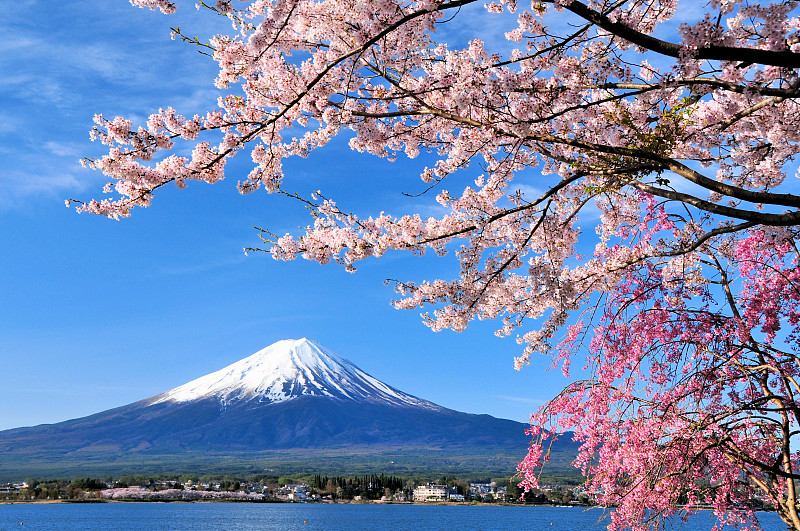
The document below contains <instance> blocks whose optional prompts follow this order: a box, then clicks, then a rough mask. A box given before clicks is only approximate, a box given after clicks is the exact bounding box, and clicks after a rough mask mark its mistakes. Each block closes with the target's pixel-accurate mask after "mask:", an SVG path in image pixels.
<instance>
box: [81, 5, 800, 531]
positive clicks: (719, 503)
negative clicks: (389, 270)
mask: <svg viewBox="0 0 800 531" xmlns="http://www.w3.org/2000/svg"><path fill="white" fill-rule="evenodd" d="M131 3H133V4H135V5H139V6H141V7H149V8H150V9H154V10H155V9H159V10H161V11H163V12H164V13H171V12H173V11H174V10H175V9H176V6H175V5H174V4H173V3H172V2H170V1H167V0H131ZM470 4H475V5H470ZM199 7H200V8H202V9H207V10H208V11H209V13H210V14H213V15H217V16H218V15H222V16H226V17H228V18H229V19H230V21H231V23H232V24H233V31H232V33H231V35H218V36H216V37H214V38H212V39H211V40H210V41H208V42H207V43H203V42H201V41H199V40H197V39H196V38H195V39H191V38H189V37H187V36H185V35H184V34H183V33H181V31H180V30H178V29H175V30H174V34H173V37H174V38H178V39H182V40H184V41H186V42H188V43H190V44H192V45H195V46H198V47H200V49H201V50H203V51H205V52H206V53H207V54H209V55H211V56H212V57H213V58H214V60H215V61H216V62H217V63H218V64H219V75H218V76H217V78H216V80H215V84H216V86H217V87H218V88H220V89H223V90H225V91H226V94H227V95H225V96H223V97H221V98H220V100H219V102H218V103H219V105H218V107H217V108H213V109H210V110H208V112H207V113H205V114H203V115H196V116H193V117H184V116H181V115H180V114H178V112H177V111H176V110H174V109H172V108H164V109H161V110H159V111H158V112H157V113H155V114H153V115H152V116H150V118H149V120H148V122H147V124H146V125H143V126H141V127H134V126H133V124H132V123H131V121H129V120H126V119H124V118H121V117H117V118H114V119H107V118H105V117H103V116H99V115H98V116H96V117H95V122H96V126H95V128H94V131H93V135H94V137H95V138H96V139H99V140H101V141H102V142H103V143H105V144H108V145H109V146H110V148H109V151H108V153H107V154H106V155H104V156H103V157H102V158H98V159H87V160H86V161H85V163H86V164H88V165H89V166H90V167H92V168H95V169H98V170H100V171H102V172H103V173H104V174H105V175H107V176H108V177H109V178H110V180H111V182H110V183H109V185H108V186H107V187H106V190H105V191H106V192H109V193H110V194H112V195H111V197H109V198H107V199H104V200H101V201H89V202H86V203H83V202H78V203H79V204H78V210H79V211H82V212H92V213H96V214H101V215H105V216H108V217H111V218H120V217H127V216H129V215H130V214H131V211H132V210H133V209H134V208H136V207H144V206H148V205H150V203H151V201H152V200H153V196H154V194H155V192H156V190H157V189H159V188H160V187H162V186H164V185H167V184H169V183H175V185H176V186H178V187H179V188H183V187H185V186H186V183H187V182H188V181H191V180H196V181H206V182H209V183H214V182H217V181H219V180H221V179H223V177H224V175H225V174H224V170H225V165H226V162H227V161H228V160H229V159H231V157H234V156H236V155H237V154H239V153H242V152H244V155H243V156H249V157H250V158H251V159H252V170H251V171H250V173H249V174H248V175H246V176H244V175H242V176H238V178H239V179H240V182H239V184H238V186H239V190H240V191H241V192H242V193H250V192H253V191H255V190H257V189H258V188H261V187H263V188H265V189H266V190H267V191H268V192H272V193H283V194H287V195H291V196H292V197H294V198H295V199H297V200H298V201H301V202H303V203H305V206H308V207H310V208H312V209H313V211H314V212H315V221H314V223H313V225H311V226H309V227H307V228H306V229H305V231H304V232H303V233H301V234H286V235H275V234H272V233H271V232H269V231H268V230H263V232H262V233H261V237H262V239H263V241H264V245H263V246H261V247H259V248H257V249H259V250H264V251H267V252H269V253H271V254H272V256H273V257H274V258H276V259H280V260H292V259H294V258H296V257H298V256H299V257H303V258H306V259H309V260H315V261H318V262H321V263H329V262H335V263H338V264H340V265H342V266H343V267H345V268H346V269H347V270H348V271H353V270H355V265H356V264H357V262H359V261H360V260H364V259H366V258H368V257H380V256H382V255H384V254H385V253H387V252H388V251H410V252H412V253H415V254H422V253H425V252H428V251H431V252H435V253H438V254H439V255H448V254H450V255H453V256H455V258H456V259H457V260H458V262H459V264H460V274H459V276H458V278H455V279H449V280H448V279H431V280H429V281H425V282H420V283H414V282H397V283H396V289H397V291H398V293H399V299H398V300H397V301H395V303H394V304H395V305H396V306H397V307H398V308H407V309H410V308H428V309H429V313H426V314H424V320H425V323H426V324H427V325H428V326H430V327H431V328H432V329H433V330H442V329H446V328H449V329H453V330H456V331H459V330H463V329H464V328H465V327H466V326H467V325H468V323H470V322H471V321H472V320H474V319H491V320H496V321H497V323H498V329H497V332H496V333H497V335H499V336H509V335H512V334H514V335H516V336H517V341H518V342H519V343H520V345H521V354H520V356H519V358H518V359H517V360H516V364H517V367H522V366H523V365H525V364H526V363H527V362H528V361H529V359H530V357H531V356H533V355H537V354H546V355H549V356H552V360H553V365H554V366H558V367H561V369H562V370H563V371H564V372H565V374H569V371H570V362H571V361H572V360H573V359H575V360H577V361H579V362H584V360H585V367H584V371H583V372H582V374H585V375H586V377H582V379H581V380H580V381H575V382H574V383H572V384H571V385H569V387H567V388H566V389H564V391H563V392H562V393H561V394H560V395H559V396H557V397H556V398H555V399H553V400H552V401H551V402H549V403H548V404H547V405H546V406H545V407H543V408H542V409H541V410H539V411H538V412H536V413H534V414H533V415H532V418H531V422H532V427H531V434H532V436H533V438H534V442H533V444H532V445H531V447H530V450H529V453H528V456H527V458H526V459H525V461H524V462H523V463H521V465H520V478H521V481H522V484H523V485H524V486H526V487H534V486H536V484H537V471H538V469H539V467H540V466H541V465H542V464H543V462H544V461H546V457H547V451H546V448H544V449H543V447H542V441H549V440H552V437H556V436H558V434H561V433H564V432H566V431H572V432H574V436H575V437H576V439H577V440H578V441H579V442H581V443H582V447H581V452H580V455H579V456H578V458H577V460H576V465H577V466H578V467H580V468H581V470H582V471H583V472H584V474H585V475H586V477H587V483H588V485H589V487H590V489H591V490H592V491H593V492H594V493H595V495H596V496H597V498H598V500H599V501H600V502H601V503H603V504H605V505H608V506H614V507H616V510H615V511H613V512H612V513H611V527H612V528H614V529H621V528H625V527H630V528H632V529H644V528H648V527H651V526H657V525H659V523H660V521H661V520H660V519H661V518H663V517H664V516H668V515H671V514H673V513H677V512H678V511H679V509H678V507H680V508H681V509H680V511H681V512H682V514H688V513H691V512H692V511H693V510H696V509H697V508H698V507H699V506H701V505H704V504H710V505H712V506H713V507H714V509H715V511H716V514H717V516H718V518H719V521H720V523H726V522H727V523H743V524H747V525H753V526H757V521H756V519H755V516H754V513H753V508H754V507H756V502H758V501H760V500H763V501H765V502H768V503H770V504H773V505H774V506H775V508H776V509H777V511H778V514H779V515H780V516H781V518H782V519H783V520H784V521H785V522H786V523H787V524H788V525H789V526H790V527H791V528H792V529H799V530H800V515H798V511H797V504H798V492H797V485H796V480H798V479H800V472H798V466H799V465H800V462H799V461H798V457H799V456H798V450H797V444H796V443H797V440H798V428H799V427H800V424H799V423H798V414H799V413H800V404H798V403H797V401H796V399H797V396H798V393H800V385H799V383H798V376H799V374H798V373H800V358H799V357H798V349H799V348H800V344H799V341H800V330H799V329H798V323H800V307H799V306H798V305H799V303H800V269H798V257H799V256H800V249H798V247H797V238H798V233H800V195H795V194H793V193H791V189H792V187H793V182H794V181H793V180H794V179H795V178H796V177H797V176H796V175H789V174H790V173H795V172H796V165H795V164H796V163H795V157H796V155H797V152H798V150H799V149H800V145H798V140H800V138H799V136H800V107H799V106H798V97H800V78H799V77H798V69H800V17H799V16H798V4H797V2H794V1H777V2H774V3H769V4H767V3H760V2H757V1H750V2H743V1H741V0H710V2H709V3H708V4H707V5H706V7H705V8H704V9H706V10H707V12H706V13H702V12H700V13H698V12H696V10H695V9H691V10H689V11H690V12H691V17H692V18H691V19H687V18H686V17H687V16H689V15H688V14H687V13H688V12H687V11H686V6H683V4H681V8H679V7H678V5H677V3H676V1H675V0H619V1H616V0H603V1H591V2H588V3H585V2H582V1H579V0H571V1H570V0H541V1H538V0H534V2H533V3H532V4H531V5H530V6H528V5H523V4H518V3H517V2H516V0H495V1H494V3H489V4H486V5H484V4H483V2H476V1H475V0H369V1H365V0H358V1H356V0H315V1H312V0H244V1H243V2H237V3H234V2H232V1H231V0H220V1H218V2H217V3H216V4H215V5H206V4H204V3H202V2H200V4H199ZM476 16H479V17H484V18H485V19H486V26H485V27H487V28H497V27H500V26H502V25H503V24H506V25H507V28H506V30H507V31H505V32H504V34H503V35H501V36H500V37H502V38H498V35H493V34H488V35H486V36H483V37H485V39H486V40H487V42H488V44H487V42H483V41H481V40H479V39H478V38H475V39H473V40H470V41H469V42H467V43H460V42H458V39H455V38H449V39H448V37H447V35H448V33H447V31H448V28H458V27H459V26H458V25H459V24H464V23H465V21H466V19H465V17H470V18H471V19H472V18H474V17H476ZM493 17H494V18H493ZM473 27H477V26H474V25H473ZM451 35H452V33H451ZM440 36H442V38H441V39H440V40H437V38H439V37H440ZM476 37H477V36H476ZM338 135H345V136H346V137H347V138H349V143H350V147H351V148H352V149H354V150H357V151H359V152H366V153H369V154H372V155H377V156H379V157H385V158H388V159H394V158H395V157H397V156H400V155H402V154H405V155H407V156H408V157H411V158H414V157H417V156H418V155H419V154H420V153H426V155H425V157H423V158H425V159H426V160H430V161H432V163H431V164H430V165H429V167H425V168H423V169H421V171H420V177H421V179H422V180H423V181H424V182H425V183H428V186H429V188H428V194H427V195H428V196H430V197H431V198H434V197H435V201H436V202H438V204H439V205H441V207H443V211H444V212H445V213H444V214H443V215H441V216H440V217H438V218H437V217H428V218H424V217H423V216H421V215H419V214H413V215H406V216H391V215H388V214H385V213H377V212H376V213H375V214H374V216H372V217H363V216H357V215H355V214H353V213H351V212H349V211H348V209H345V208H343V207H341V208H340V206H338V204H337V203H336V202H335V201H333V200H332V199H329V198H327V197H325V196H324V195H322V192H313V193H309V194H308V195H306V196H301V195H297V194H293V193H292V194H289V192H286V191H285V189H284V170H283V166H282V163H283V161H284V159H286V158H288V157H293V156H300V157H305V156H307V155H308V154H309V153H310V152H311V151H312V150H315V149H319V148H322V147H323V146H325V145H326V144H327V143H328V142H330V141H331V140H332V139H333V138H335V137H337V136H338ZM187 143H188V145H189V146H191V149H192V151H191V156H182V155H179V154H178V153H184V152H186V151H185V150H184V151H178V149H179V147H183V146H185V145H186V144H187ZM427 153H430V155H428V154H427ZM456 173H457V174H458V176H457V177H456V176H454V175H453V174H456ZM464 175H468V176H469V177H470V179H474V182H473V183H471V184H470V185H469V186H467V187H464V185H463V184H462V185H461V186H459V185H458V183H457V182H456V179H460V178H461V177H462V176H464ZM288 177H289V179H290V178H291V176H290V175H289V176H288ZM446 186H450V187H452V186H455V187H457V188H458V189H457V190H453V191H448V190H447V189H446V188H445V187H446ZM523 190H525V193H523ZM531 190H533V192H532V191H531ZM68 203H69V202H68ZM580 220H582V221H583V223H584V225H586V226H593V227H594V229H595V231H594V233H591V231H589V232H582V231H581V229H580V228H579V225H578V223H579V221H580Z"/></svg>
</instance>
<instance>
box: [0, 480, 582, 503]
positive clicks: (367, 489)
mask: <svg viewBox="0 0 800 531" xmlns="http://www.w3.org/2000/svg"><path fill="white" fill-rule="evenodd" d="M48 501H49V502H57V501H62V502H103V501H189V502H191V501H223V502H224V501H228V502H267V503H270V502H272V503H281V502H286V503H359V502H360V503H503V504H550V505H591V499H590V496H589V493H588V492H586V490H585V488H584V487H583V486H569V485H552V486H543V487H542V488H540V489H536V490H534V491H531V492H528V493H523V492H522V491H521V490H520V489H519V488H518V487H517V486H516V484H514V483H505V484H498V482H496V481H486V482H475V481H465V480H462V479H456V478H447V477H444V478H440V479H439V480H438V481H417V480H413V479H404V478H401V477H397V476H386V475H383V474H381V475H365V476H331V477H328V476H320V475H315V476H312V477H310V478H307V479H306V480H305V481H296V480H292V479H290V478H277V479H275V478H261V479H259V478H250V479H236V478H232V477H231V478H216V479H208V478H198V477H185V476H184V477H180V478H171V479H164V478H150V477H145V476H126V477H121V478H118V479H113V478H105V479H97V478H80V479H75V480H63V479H61V480H43V481H40V480H33V479H31V480H27V481H24V482H14V483H8V484H4V485H0V502H6V503H19V502H48Z"/></svg>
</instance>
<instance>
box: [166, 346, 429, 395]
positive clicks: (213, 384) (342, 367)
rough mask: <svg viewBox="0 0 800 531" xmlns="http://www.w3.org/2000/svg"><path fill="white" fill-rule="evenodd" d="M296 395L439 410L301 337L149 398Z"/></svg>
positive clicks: (268, 348) (265, 349)
mask: <svg viewBox="0 0 800 531" xmlns="http://www.w3.org/2000/svg"><path fill="white" fill-rule="evenodd" d="M302 396H325V397H329V398H334V399H339V400H355V401H368V402H377V403H384V404H391V405H396V406H413V407H422V408H426V409H440V408H439V406H436V405H435V404H433V403H431V402H428V401H426V400H421V399H419V398H417V397H415V396H412V395H409V394H406V393H403V392H402V391H399V390H397V389H395V388H393V387H391V386H389V385H386V384H385V383H383V382H381V381H380V380H378V379H376V378H374V377H372V376H370V375H369V374H367V373H365V372H364V371H362V370H361V369H359V368H358V367H356V366H355V365H353V364H352V363H350V362H349V361H347V360H345V359H343V358H340V357H339V356H337V355H336V354H334V353H333V352H330V351H329V350H327V349H326V348H324V347H322V346H321V345H319V344H317V343H315V342H313V341H310V340H308V339H306V338H302V339H298V340H293V339H285V340H282V341H278V342H277V343H273V344H272V345H270V346H268V347H266V348H264V349H262V350H260V351H258V352H256V353H255V354H253V355H252V356H249V357H247V358H244V359H242V360H240V361H237V362H236V363H233V364H232V365H229V366H227V367H225V368H223V369H220V370H219V371H216V372H213V373H211V374H207V375H206V376H202V377H200V378H198V379H196V380H193V381H191V382H189V383H186V384H184V385H181V386H179V387H176V388H174V389H172V390H170V391H167V392H166V393H162V394H160V395H158V396H155V397H153V399H152V402H151V403H152V404H158V403H161V402H190V401H194V400H201V399H208V398H215V399H218V400H219V401H220V402H221V403H222V404H230V403H233V402H239V401H244V402H250V401H257V402H259V403H275V402H283V401H286V400H292V399H296V398H299V397H302Z"/></svg>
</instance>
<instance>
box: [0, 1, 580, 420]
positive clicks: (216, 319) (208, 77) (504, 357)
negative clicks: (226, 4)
mask: <svg viewBox="0 0 800 531" xmlns="http://www.w3.org/2000/svg"><path fill="white" fill-rule="evenodd" d="M215 23H216V21H214V20H209V17H207V16H205V15H204V16H199V15H198V13H197V11H196V10H195V9H194V7H193V5H192V3H184V4H182V5H180V9H179V14H178V15H177V16H173V17H167V16H164V15H161V14H158V13H153V12H150V11H147V10H142V9H137V8H134V7H132V6H130V5H129V4H128V2H127V1H126V0H103V1H86V2H52V1H49V0H23V1H18V2H14V3H8V2H6V3H3V4H0V32H1V33H2V38H1V39H0V71H2V77H3V83H1V84H0V101H2V105H1V106H0V153H2V157H0V226H2V230H0V249H2V251H0V359H2V371H0V389H2V391H3V396H4V397H5V398H4V400H2V401H0V429H7V428H13V427H17V426H26V425H35V424H40V423H50V422H57V421H60V420H66V419H70V418H75V417H79V416H83V415H88V414H91V413H94V412H97V411H101V410H105V409H108V408H112V407H115V406H119V405H123V404H126V403H130V402H133V401H135V400H139V399H142V398H146V397H148V396H151V395H154V394H157V393H160V392H162V391H165V390H167V389H169V388H172V387H175V386H177V385H180V384H182V383H185V382H187V381H189V380H191V379H193V378H196V377H199V376H202V375H204V374H206V373H208V372H211V371H214V370H216V369H219V368H221V367H223V366H225V365H227V364H229V363H232V362H234V361H236V360H238V359H240V358H243V357H245V356H248V355H250V354H251V353H253V352H255V351H256V350H259V349H260V348H262V347H264V346H266V345H269V344H271V343H273V342H274V341H277V340H279V339H285V338H299V337H302V336H306V337H310V338H313V339H316V340H317V341H319V342H320V343H322V344H323V345H325V346H327V347H328V348H330V349H332V350H333V351H334V352H337V353H338V354H340V355H341V356H343V357H345V358H348V359H350V360H351V361H353V362H354V363H355V364H356V365H358V366H360V367H361V368H362V369H364V370H365V371H367V372H369V373H371V374H372V375H374V376H376V377H378V378H380V379H382V380H383V381H385V382H387V383H389V384H391V385H393V386H395V387H398V388H400V389H402V390H404V391H406V392H409V393H412V394H415V395H417V396H420V397H422V398H425V399H428V400H432V401H434V402H437V403H439V404H441V405H444V406H446V407H451V408H454V409H458V410H462V411H467V412H472V413H488V414H491V415H494V416H498V417H504V418H511V419H516V420H521V421H524V420H525V419H526V418H527V415H528V414H529V413H530V412H531V411H533V410H534V409H535V408H536V407H537V406H538V405H539V404H541V403H542V401H544V400H546V399H547V398H549V397H552V396H553V395H554V394H556V393H557V392H558V391H559V390H560V389H561V387H562V386H563V385H564V383H565V381H564V379H563V377H562V376H561V373H560V371H558V370H556V371H551V372H548V373H545V372H544V368H545V367H546V366H547V364H548V362H547V360H544V359H543V360H537V365H536V366H531V367H528V368H527V369H524V370H523V371H521V372H517V371H515V370H514V369H513V366H512V363H513V358H514V356H515V355H517V354H518V353H519V352H520V348H519V347H518V346H517V345H516V343H515V342H514V340H513V338H509V339H498V338H496V337H494V336H493V335H492V331H493V330H494V325H493V323H475V324H474V325H473V326H471V327H470V328H469V330H467V331H466V332H463V333H460V334H456V333H452V332H442V333H436V334H435V333H432V332H431V331H430V330H428V328H426V327H425V326H423V325H422V324H421V320H420V318H419V315H418V312H415V311H398V310H394V309H393V308H392V307H391V306H390V300H391V299H392V298H393V297H394V292H393V291H392V289H391V288H390V287H387V286H385V285H384V284H383V281H384V280H385V279H387V278H397V279H402V280H416V281H419V280H422V279H425V278H428V279H432V278H436V277H437V276H443V277H444V278H451V277H452V275H453V274H455V272H456V263H455V261H454V259H453V258H452V257H447V258H444V259H440V258H436V257H427V256H426V257H425V258H422V259H418V258H414V257H411V256H404V255H392V256H388V257H385V258H383V259H381V260H373V261H369V262H367V263H364V264H362V265H361V267H360V268H359V271H358V272H357V273H356V274H355V275H351V274H348V273H345V272H344V271H342V270H341V269H340V268H337V267H335V266H321V265H319V264H314V263H308V262H305V261H295V262H290V263H283V262H277V261H274V260H272V259H271V258H270V257H269V256H267V255H252V254H251V255H250V256H249V257H247V256H245V255H244V254H243V252H242V249H243V247H245V246H248V245H254V244H257V243H258V238H257V235H256V232H255V231H254V230H253V229H252V226H253V225H260V226H266V227H269V228H271V229H272V230H273V231H274V232H276V233H284V232H287V231H295V232H296V228H297V227H298V226H302V225H305V224H307V223H308V221H309V218H308V215H307V213H306V211H305V210H304V209H303V208H302V207H301V206H300V205H299V204H296V203H293V202H292V201H290V200H288V199H285V198H282V197H276V196H270V195H268V194H266V193H265V192H257V193H254V194H251V195H249V196H240V195H239V194H238V193H237V191H236V188H235V183H236V180H237V178H239V176H244V175H246V173H247V170H248V168H247V164H246V162H247V160H245V159H244V157H243V158H242V160H240V161H238V162H237V163H235V164H232V165H231V166H230V167H229V169H228V178H227V180H226V181H225V182H223V183H220V184H217V185H214V186H209V185H205V184H202V185H201V184H196V183H195V184H194V185H190V187H189V189H188V190H183V191H178V190H175V189H173V188H171V189H168V190H165V191H164V193H162V194H160V196H158V197H157V198H156V201H155V202H154V206H152V207H151V208H148V209H144V210H139V211H138V212H136V213H135V215H134V216H133V218H131V219H129V220H124V221H120V222H114V221H110V220H107V219H103V218H99V217H95V216H90V215H86V214H84V215H79V214H76V213H75V212H74V211H73V210H70V209H67V208H65V206H64V199H66V198H72V197H74V198H78V199H90V198H97V197H99V196H100V195H101V194H100V189H101V187H102V185H103V184H104V182H105V179H104V178H103V176H102V175H101V174H99V173H96V172H91V171H89V170H85V169H83V168H81V167H80V165H79V164H78V160H79V159H80V157H82V156H96V155H99V154H100V153H101V152H102V146H101V145H99V144H93V143H91V142H90V141H89V134H88V132H89V130H90V128H91V126H92V116H93V114H95V113H98V112H99V113H103V114H104V115H105V116H106V117H113V116H115V115H124V116H126V117H128V118H131V119H133V120H134V121H135V122H141V121H143V120H144V119H145V118H146V116H147V115H148V114H149V113H150V112H153V111H155V110H156V109H157V108H158V107H159V106H168V105H169V106H173V107H175V108H176V109H177V110H178V111H179V112H181V113H183V114H186V115H191V114H193V113H195V112H198V111H200V110H202V109H205V108H207V107H208V106H209V105H212V104H213V102H214V101H215V100H216V97H217V92H216V89H214V87H213V85H212V80H213V77H214V75H215V72H216V70H215V67H214V63H213V62H212V61H210V60H209V59H207V58H205V57H203V56H200V55H199V54H197V53H196V51H194V50H193V49H192V48H191V47H189V46H187V45H185V44H181V43H179V42H176V41H172V40H170V38H169V33H170V30H169V27H170V26H175V25H179V26H181V28H182V29H183V30H184V31H185V32H186V33H189V34H192V35H194V34H198V35H200V37H201V39H205V38H207V37H208V36H210V35H211V34H213V33H214V32H218V31H224V30H225V29H226V25H225V24H222V25H220V26H217V27H216V28H215V27H214V26H213V24H215ZM501 35H502V33H496V32H495V36H501ZM422 166H424V161H406V160H401V161H399V162H398V163H395V164H391V163H388V162H386V161H384V160H380V159H377V158H373V157H368V156H364V155H359V154H357V153H353V152H351V151H350V150H349V149H348V148H347V147H346V139H342V140H341V141H338V142H335V143H334V144H333V145H331V146H329V147H327V148H326V149H324V150H322V151H320V152H319V153H316V154H314V155H313V156H312V157H311V158H309V159H307V160H292V161H290V162H289V163H288V165H287V168H288V171H287V174H288V175H289V177H288V179H287V182H286V187H287V188H288V189H290V190H295V191H298V192H301V193H304V194H305V193H308V192H310V191H312V190H315V189H321V190H323V192H325V193H326V195H328V196H330V197H334V198H336V199H337V200H339V202H340V204H342V205H343V206H344V207H351V208H353V209H355V210H356V211H358V212H360V213H377V212H379V211H380V210H387V211H391V212H395V211H396V212H400V211H411V210H415V209H422V211H423V212H425V211H426V209H432V208H435V203H434V201H433V198H432V197H423V198H417V199H410V198H408V197H405V196H403V195H402V192H417V191H420V190H422V189H423V184H422V183H421V181H419V179H418V177H417V175H418V174H419V170H420V168H421V167H422ZM476 171H477V170H476ZM473 177H474V175H473V174H472V173H471V172H470V171H468V172H465V174H464V175H463V176H462V179H463V182H464V184H465V185H466V184H467V182H468V181H469V180H470V179H471V178H473Z"/></svg>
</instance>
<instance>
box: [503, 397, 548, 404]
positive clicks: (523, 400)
mask: <svg viewBox="0 0 800 531" xmlns="http://www.w3.org/2000/svg"><path fill="white" fill-rule="evenodd" d="M494 396H495V398H498V399H500V400H506V401H508V402H519V403H521V404H531V405H536V406H538V405H541V404H543V403H544V402H545V401H544V400H537V399H535V398H528V397H524V396H510V395H494Z"/></svg>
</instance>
